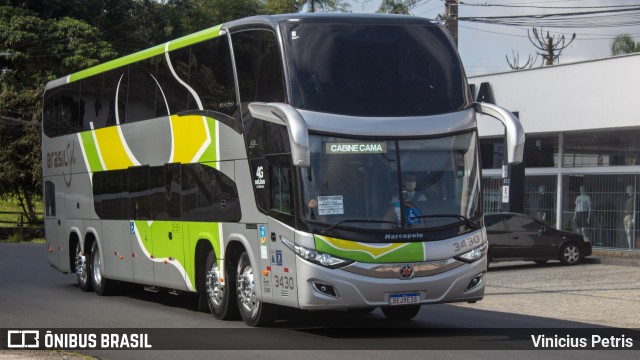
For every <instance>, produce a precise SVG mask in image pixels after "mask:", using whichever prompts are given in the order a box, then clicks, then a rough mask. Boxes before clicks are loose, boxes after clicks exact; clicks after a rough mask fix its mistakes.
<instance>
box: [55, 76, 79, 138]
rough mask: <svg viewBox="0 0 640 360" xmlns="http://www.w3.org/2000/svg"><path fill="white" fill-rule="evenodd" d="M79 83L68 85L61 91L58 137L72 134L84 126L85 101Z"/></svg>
mask: <svg viewBox="0 0 640 360" xmlns="http://www.w3.org/2000/svg"><path fill="white" fill-rule="evenodd" d="M81 89H82V87H81V84H80V82H79V81H77V82H73V83H70V84H67V85H65V86H63V87H62V89H61V90H60V112H59V114H58V119H57V120H58V121H57V126H56V128H57V129H56V130H57V132H56V133H57V135H64V134H71V133H74V132H76V131H78V129H80V128H81V126H82V118H83V117H84V101H82V98H81V97H82V91H81Z"/></svg>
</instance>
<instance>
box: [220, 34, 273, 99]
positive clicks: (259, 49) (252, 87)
mask: <svg viewBox="0 0 640 360" xmlns="http://www.w3.org/2000/svg"><path fill="white" fill-rule="evenodd" d="M231 40H232V43H233V53H234V58H235V61H236V70H237V72H238V83H239V86H240V101H241V102H242V103H250V102H254V101H262V102H284V101H285V92H284V76H283V75H282V62H281V61H280V55H279V54H280V52H279V50H278V45H277V42H276V36H275V34H274V33H272V32H270V31H266V30H250V31H243V32H239V33H236V34H233V35H231Z"/></svg>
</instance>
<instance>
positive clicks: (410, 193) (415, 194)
mask: <svg viewBox="0 0 640 360" xmlns="http://www.w3.org/2000/svg"><path fill="white" fill-rule="evenodd" d="M402 197H403V199H404V201H425V200H427V197H426V196H425V195H424V193H422V192H420V191H416V176H415V175H407V177H406V180H405V182H404V189H403V191H402Z"/></svg>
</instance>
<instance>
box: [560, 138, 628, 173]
mask: <svg viewBox="0 0 640 360" xmlns="http://www.w3.org/2000/svg"><path fill="white" fill-rule="evenodd" d="M564 139H565V140H564V167H570V168H573V167H591V166H594V167H598V166H621V165H640V161H638V159H639V157H640V131H638V130H616V131H599V132H597V133H595V132H590V133H585V132H579V133H578V132H574V133H566V134H565V137H564Z"/></svg>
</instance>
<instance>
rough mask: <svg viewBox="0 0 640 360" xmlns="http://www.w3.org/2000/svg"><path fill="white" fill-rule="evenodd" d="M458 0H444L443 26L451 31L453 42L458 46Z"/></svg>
mask: <svg viewBox="0 0 640 360" xmlns="http://www.w3.org/2000/svg"><path fill="white" fill-rule="evenodd" d="M459 2H460V1H459V0H445V2H444V26H445V27H446V28H447V30H449V33H451V37H452V38H453V42H454V43H455V44H456V47H458V3H459Z"/></svg>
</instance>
